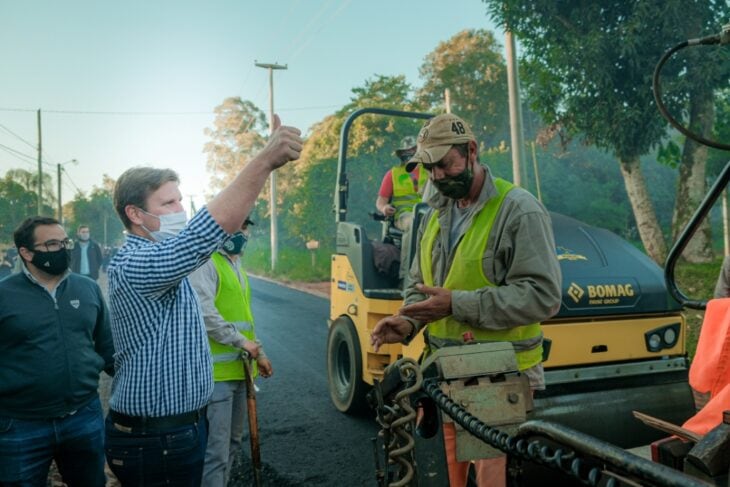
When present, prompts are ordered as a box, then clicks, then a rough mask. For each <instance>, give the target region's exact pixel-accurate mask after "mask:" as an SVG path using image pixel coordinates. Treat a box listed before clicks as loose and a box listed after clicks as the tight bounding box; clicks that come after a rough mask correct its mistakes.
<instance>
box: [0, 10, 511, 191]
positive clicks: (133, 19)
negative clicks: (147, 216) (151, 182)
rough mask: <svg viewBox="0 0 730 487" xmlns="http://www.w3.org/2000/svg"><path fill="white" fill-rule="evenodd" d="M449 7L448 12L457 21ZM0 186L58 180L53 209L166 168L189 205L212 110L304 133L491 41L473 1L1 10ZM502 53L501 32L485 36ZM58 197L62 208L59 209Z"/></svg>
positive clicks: (202, 175)
mask: <svg viewBox="0 0 730 487" xmlns="http://www.w3.org/2000/svg"><path fill="white" fill-rule="evenodd" d="M457 7H458V8H457ZM0 16H1V17H2V19H3V22H2V28H1V29H0V59H2V60H3V74H2V77H1V78H0V176H2V175H4V173H5V172H6V171H7V170H9V169H14V168H23V169H26V170H29V171H35V170H36V167H37V163H36V150H37V143H38V129H37V121H36V110H37V109H41V113H42V117H41V118H42V143H43V155H44V160H45V161H47V162H48V163H49V164H46V165H44V167H43V170H44V171H48V172H50V173H51V174H52V176H53V177H54V187H55V175H56V164H57V163H63V162H65V161H69V160H71V159H76V160H78V163H77V164H76V165H73V164H66V165H64V169H65V171H66V173H67V174H68V178H64V187H63V194H64V199H67V198H68V196H70V195H71V194H74V193H75V191H76V189H77V188H78V189H81V190H83V191H88V190H90V189H91V188H92V187H93V186H99V185H101V182H102V175H103V174H108V175H110V176H111V177H113V178H117V177H118V176H119V175H120V174H121V173H122V172H123V171H124V170H125V169H127V168H129V167H132V166H135V165H152V166H158V167H172V168H174V169H176V170H177V171H178V172H179V173H180V176H181V180H182V183H181V188H182V191H183V194H184V195H186V197H194V198H195V200H196V203H197V204H198V205H199V204H200V203H201V202H202V199H203V196H204V194H205V193H206V192H207V183H208V181H209V175H208V174H207V172H206V169H205V155H204V154H203V152H202V149H203V145H204V144H205V142H206V137H205V135H204V133H203V130H204V128H205V127H210V126H211V125H212V121H213V108H214V107H215V106H217V105H218V104H220V103H221V102H222V101H223V99H224V98H226V97H229V96H240V97H241V98H243V99H248V100H251V101H252V102H254V104H256V105H257V106H258V107H259V108H261V109H262V110H263V111H264V112H266V113H268V106H269V102H268V73H267V71H266V70H264V69H261V68H256V67H255V66H254V62H255V61H258V62H265V63H274V62H276V63H280V64H287V65H288V69H287V70H282V71H275V74H274V94H275V100H274V101H275V111H276V112H278V113H279V114H280V116H281V118H282V120H283V122H284V123H285V124H287V125H295V126H297V127H299V128H301V129H302V130H303V131H305V132H306V131H307V130H308V129H309V128H310V127H311V125H312V124H314V123H316V122H318V121H320V120H322V119H323V118H324V117H325V116H326V115H328V114H330V113H333V112H334V111H336V110H337V109H339V108H341V107H342V106H343V105H344V104H346V103H347V102H348V101H349V100H350V98H351V90H352V88H354V87H358V86H362V85H363V84H364V82H365V81H366V80H367V79H370V78H372V77H373V76H375V75H376V74H382V75H398V74H404V75H405V76H406V78H407V80H408V81H409V82H410V83H411V84H414V85H418V84H420V79H419V76H418V68H419V66H420V65H421V64H422V62H423V60H424V57H425V56H426V55H427V54H428V53H429V52H431V51H432V50H433V49H434V48H435V47H436V46H437V45H438V43H439V42H441V41H445V40H447V39H449V38H450V37H451V36H453V35H454V34H456V33H457V32H459V31H461V30H464V29H476V28H485V29H491V30H493V27H492V23H491V21H490V20H489V18H488V17H487V14H486V6H485V4H484V3H483V2H482V1H481V0H456V1H452V2H446V1H443V0H401V1H392V0H391V1H388V0H368V1H362V0H360V1H357V0H269V1H268V2H252V1H250V0H238V1H236V0H211V1H206V2H194V1H188V0H178V1H172V0H160V1H155V2H151V1H144V0H130V1H126V2H116V3H112V2H100V1H98V0H72V1H69V2H57V1H52V0H38V1H29V2H17V1H13V0H0ZM495 34H496V37H497V38H498V39H500V40H501V39H503V36H502V33H501V32H496V33H495ZM67 195H68V196H67Z"/></svg>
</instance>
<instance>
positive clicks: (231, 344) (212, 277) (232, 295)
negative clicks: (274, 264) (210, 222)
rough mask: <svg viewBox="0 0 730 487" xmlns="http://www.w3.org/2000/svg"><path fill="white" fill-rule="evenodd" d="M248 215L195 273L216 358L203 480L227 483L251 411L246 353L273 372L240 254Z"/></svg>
mask: <svg viewBox="0 0 730 487" xmlns="http://www.w3.org/2000/svg"><path fill="white" fill-rule="evenodd" d="M253 224H254V222H253V221H251V220H250V219H249V218H246V221H244V222H243V225H242V226H241V230H240V231H238V232H236V233H234V234H233V235H232V236H231V237H230V238H228V239H227V240H226V241H225V242H224V243H223V245H222V246H221V248H220V249H219V250H218V251H217V252H215V253H214V254H213V255H212V256H211V259H210V260H209V261H208V262H206V264H205V265H204V266H203V267H201V268H200V269H198V270H197V271H195V272H194V273H193V274H191V275H190V284H192V286H193V289H195V292H196V293H197V294H198V298H199V299H200V308H201V309H202V311H203V319H204V320H205V329H206V331H207V332H208V342H209V343H210V351H211V356H212V359H213V380H214V381H215V385H214V387H213V395H212V396H211V398H210V401H209V402H208V407H207V408H206V416H207V418H208V447H207V449H206V450H205V465H204V467H203V485H228V480H229V478H230V473H231V466H232V465H233V460H234V457H235V454H236V453H238V452H240V451H241V444H242V442H243V430H244V423H245V421H244V420H245V415H246V410H245V408H246V376H245V372H244V365H243V360H246V359H247V357H245V354H243V353H242V352H246V354H248V355H249V356H250V357H251V358H252V359H254V360H255V361H256V362H255V364H254V366H253V367H252V373H253V374H254V376H256V375H259V374H260V375H261V377H266V378H268V377H271V375H272V374H273V368H272V366H271V361H269V359H268V357H266V355H265V354H264V349H263V347H262V346H261V344H260V342H259V341H258V340H257V339H256V333H255V330H254V319H253V313H252V311H251V288H250V286H249V281H248V276H247V275H246V271H244V270H243V268H242V267H241V258H242V257H243V252H244V250H245V249H246V244H247V242H248V238H249V230H248V226H249V225H253Z"/></svg>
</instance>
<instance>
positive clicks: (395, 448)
mask: <svg viewBox="0 0 730 487" xmlns="http://www.w3.org/2000/svg"><path fill="white" fill-rule="evenodd" d="M395 366H396V367H398V372H399V374H400V378H401V381H403V383H404V384H412V385H410V386H408V387H406V388H404V389H403V390H401V391H398V393H397V394H396V396H395V399H394V400H393V405H392V406H387V405H386V406H385V407H384V408H383V409H382V410H381V411H379V413H378V417H377V421H378V423H379V424H380V427H381V430H380V432H379V433H378V436H379V437H380V438H381V439H382V440H383V443H385V444H386V451H387V452H388V460H387V461H388V466H390V465H396V466H397V468H398V470H397V473H396V478H397V479H399V480H396V481H394V482H391V483H389V484H388V487H403V486H405V485H408V484H410V483H411V481H412V480H413V476H414V473H415V468H414V466H413V455H412V452H413V447H414V445H415V441H414V440H413V425H414V423H415V419H416V411H415V410H414V409H413V407H412V406H411V400H410V396H411V394H413V393H415V392H417V391H418V390H420V389H421V384H422V382H423V376H422V375H421V369H420V367H419V366H418V363H417V362H416V361H415V360H413V359H411V358H403V359H401V360H399V361H398V362H397V363H396V364H395Z"/></svg>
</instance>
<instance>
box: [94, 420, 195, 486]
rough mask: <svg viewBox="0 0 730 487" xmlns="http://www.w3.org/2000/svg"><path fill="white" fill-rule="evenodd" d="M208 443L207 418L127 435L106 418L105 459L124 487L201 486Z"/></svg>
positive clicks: (127, 433) (126, 432)
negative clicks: (182, 424)
mask: <svg viewBox="0 0 730 487" xmlns="http://www.w3.org/2000/svg"><path fill="white" fill-rule="evenodd" d="M207 441H208V428H207V424H206V421H205V419H202V420H200V421H198V422H197V423H195V424H190V425H185V426H180V427H176V428H170V429H164V430H163V429H160V430H156V431H145V432H136V431H132V432H128V431H122V430H120V429H117V427H116V426H114V423H113V422H112V420H111V419H110V418H109V417H108V416H107V418H106V459H107V462H108V463H109V468H110V469H111V471H112V472H114V475H116V477H117V479H119V481H120V482H121V483H122V485H123V486H125V487H126V486H138V485H139V486H145V487H151V486H166V487H169V486H180V487H182V486H185V487H198V486H199V485H200V480H201V477H202V476H203V460H204V459H205V447H206V444H207Z"/></svg>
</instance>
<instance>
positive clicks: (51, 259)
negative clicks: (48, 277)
mask: <svg viewBox="0 0 730 487" xmlns="http://www.w3.org/2000/svg"><path fill="white" fill-rule="evenodd" d="M70 257H71V256H70V253H69V251H68V250H67V249H58V250H54V251H52V252H38V251H35V252H33V258H32V259H31V260H30V262H31V263H32V264H33V265H34V266H36V267H37V268H38V269H40V270H42V271H43V272H46V273H48V274H52V275H54V276H58V275H60V274H63V273H64V272H66V269H68V264H69V261H70V260H71V258H70Z"/></svg>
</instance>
